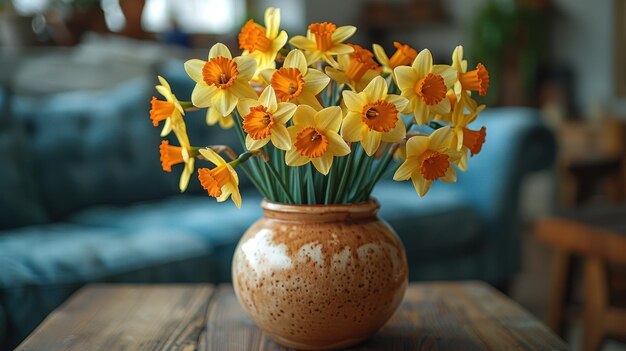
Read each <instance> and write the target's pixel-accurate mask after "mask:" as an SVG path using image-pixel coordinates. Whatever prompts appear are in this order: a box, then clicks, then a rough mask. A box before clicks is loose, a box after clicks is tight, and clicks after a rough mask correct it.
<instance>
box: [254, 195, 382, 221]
mask: <svg viewBox="0 0 626 351" xmlns="http://www.w3.org/2000/svg"><path fill="white" fill-rule="evenodd" d="M261 208H262V209H263V210H264V211H265V213H266V215H271V216H272V217H275V216H274V215H276V216H277V217H280V218H283V219H286V216H298V217H300V218H301V216H306V217H316V218H319V219H322V217H333V218H336V219H340V218H365V217H372V216H375V215H376V214H377V213H378V209H379V208H380V204H379V203H378V201H377V200H376V199H374V198H371V199H370V200H369V201H367V202H358V203H351V204H328V205H325V204H313V205H308V204H297V205H292V204H284V203H279V202H273V201H269V200H267V199H263V201H261ZM327 219H330V218H327Z"/></svg>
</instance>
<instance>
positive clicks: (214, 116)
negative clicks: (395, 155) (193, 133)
mask: <svg viewBox="0 0 626 351" xmlns="http://www.w3.org/2000/svg"><path fill="white" fill-rule="evenodd" d="M220 119H222V115H220V113H219V112H217V110H215V109H214V108H210V107H209V108H207V110H206V124H207V125H210V126H214V125H215V124H217V123H218V122H219V121H220Z"/></svg>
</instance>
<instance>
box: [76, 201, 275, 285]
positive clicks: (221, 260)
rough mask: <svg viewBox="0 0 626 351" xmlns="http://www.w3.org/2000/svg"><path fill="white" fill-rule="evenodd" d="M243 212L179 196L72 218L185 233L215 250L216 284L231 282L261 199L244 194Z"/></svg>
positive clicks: (229, 203) (78, 221) (100, 224)
mask: <svg viewBox="0 0 626 351" xmlns="http://www.w3.org/2000/svg"><path fill="white" fill-rule="evenodd" d="M243 199H244V200H243V205H242V207H241V208H240V209H238V208H237V207H235V205H234V204H233V203H232V201H227V202H225V203H218V202H216V201H215V199H213V198H210V197H208V196H206V195H204V196H194V195H179V196H173V197H170V198H167V199H163V200H159V201H154V202H144V203H137V204H133V205H130V206H123V207H118V206H99V207H94V208H90V209H87V210H85V211H82V212H79V213H77V214H76V215H74V216H72V217H70V218H68V220H69V221H72V222H73V223H76V224H81V225H88V226H97V227H102V228H115V229H123V230H128V231H133V230H141V229H143V230H146V229H148V228H157V229H159V230H184V231H185V232H187V233H190V234H192V235H194V236H195V237H196V238H198V239H199V240H201V241H203V242H206V243H208V245H210V246H211V247H213V248H214V249H215V252H214V255H213V260H214V262H216V265H217V266H218V268H217V270H218V272H219V273H218V274H217V276H216V280H217V281H220V282H223V281H230V263H231V261H232V254H233V252H234V251H235V247H236V246H237V243H238V242H239V239H240V238H241V236H242V235H243V233H245V231H246V230H247V229H248V227H249V226H250V225H251V224H252V223H254V222H255V221H256V220H257V219H259V218H261V216H262V215H263V213H262V210H261V208H260V205H259V204H260V201H261V198H260V197H259V196H258V195H256V194H254V193H253V191H250V192H249V193H244V194H243Z"/></svg>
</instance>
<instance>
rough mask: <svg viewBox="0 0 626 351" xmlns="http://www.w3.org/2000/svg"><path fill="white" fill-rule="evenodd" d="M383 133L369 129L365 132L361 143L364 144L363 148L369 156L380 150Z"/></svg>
mask: <svg viewBox="0 0 626 351" xmlns="http://www.w3.org/2000/svg"><path fill="white" fill-rule="evenodd" d="M380 141H381V135H380V133H379V132H376V131H373V130H369V131H367V132H366V133H364V134H363V139H362V140H361V145H363V150H365V153H366V154H367V155H368V156H372V155H374V154H375V153H376V150H378V147H379V146H380Z"/></svg>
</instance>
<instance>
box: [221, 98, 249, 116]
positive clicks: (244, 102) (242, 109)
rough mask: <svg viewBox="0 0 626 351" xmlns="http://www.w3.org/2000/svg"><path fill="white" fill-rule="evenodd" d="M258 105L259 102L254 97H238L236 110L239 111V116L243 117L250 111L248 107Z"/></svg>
mask: <svg viewBox="0 0 626 351" xmlns="http://www.w3.org/2000/svg"><path fill="white" fill-rule="evenodd" d="M258 105H259V102H258V101H257V100H254V99H248V98H245V99H239V102H237V111H239V115H240V116H241V117H245V116H247V115H248V113H250V108H252V107H254V106H258ZM211 110H212V109H211Z"/></svg>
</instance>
